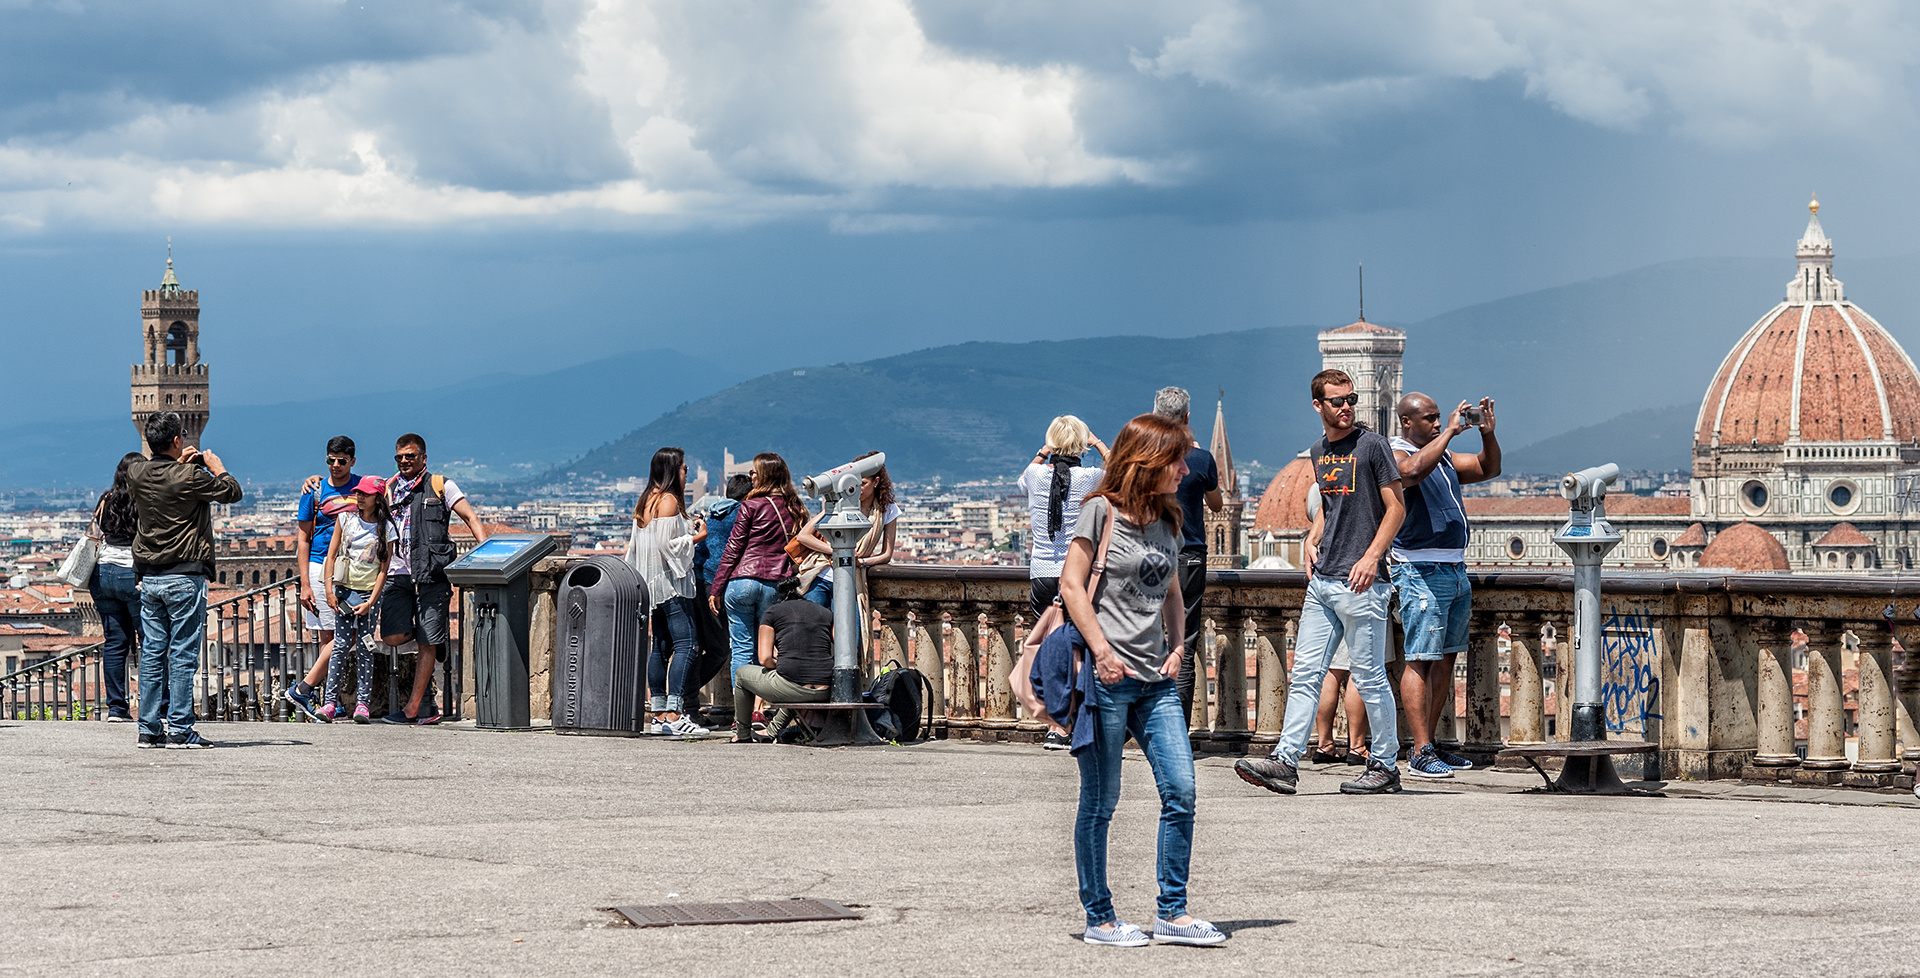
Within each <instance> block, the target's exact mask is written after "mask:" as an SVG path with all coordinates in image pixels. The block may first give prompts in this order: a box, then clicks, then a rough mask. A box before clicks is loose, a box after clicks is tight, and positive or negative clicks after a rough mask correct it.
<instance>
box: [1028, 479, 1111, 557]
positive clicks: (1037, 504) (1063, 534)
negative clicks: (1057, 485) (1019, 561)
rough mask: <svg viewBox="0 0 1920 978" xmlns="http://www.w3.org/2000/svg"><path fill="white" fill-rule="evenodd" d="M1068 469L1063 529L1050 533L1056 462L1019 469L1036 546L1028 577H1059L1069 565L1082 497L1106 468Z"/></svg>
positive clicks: (1061, 507) (1032, 551) (1097, 482)
mask: <svg viewBox="0 0 1920 978" xmlns="http://www.w3.org/2000/svg"><path fill="white" fill-rule="evenodd" d="M1067 471H1068V488H1067V498H1066V499H1063V500H1061V502H1060V532H1059V533H1056V534H1054V535H1053V536H1048V535H1047V497H1048V495H1050V494H1051V493H1052V491H1053V466H1051V465H1048V464H1047V463H1045V462H1035V463H1033V464H1031V465H1029V466H1027V469H1026V471H1025V472H1022V473H1020V488H1022V489H1024V490H1026V492H1027V519H1028V520H1030V521H1031V522H1032V523H1033V547H1032V549H1031V550H1030V551H1029V554H1030V556H1029V557H1028V559H1027V563H1028V564H1029V565H1030V566H1029V567H1028V570H1027V574H1028V576H1029V577H1059V576H1060V574H1061V572H1062V571H1064V570H1066V567H1067V545H1068V544H1070V543H1072V542H1073V525H1074V523H1076V522H1078V521H1079V519H1080V500H1082V499H1085V498H1087V493H1090V492H1092V491H1093V489H1094V487H1095V486H1098V485H1099V484H1100V477H1101V476H1103V475H1105V474H1106V471H1105V470H1104V469H1099V468H1094V467H1091V466H1085V465H1076V466H1074V467H1073V468H1071V469H1069V470H1067Z"/></svg>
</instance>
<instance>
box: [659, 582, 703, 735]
mask: <svg viewBox="0 0 1920 978" xmlns="http://www.w3.org/2000/svg"><path fill="white" fill-rule="evenodd" d="M693 614H694V608H693V599H692V598H682V597H679V596H678V595H675V596H674V597H671V598H668V599H667V600H665V601H662V602H660V603H659V604H658V605H656V606H655V607H654V609H653V652H652V653H651V654H649V655H648V656H647V689H648V690H649V691H650V692H651V693H652V694H653V703H652V707H653V712H655V713H659V712H661V711H663V710H665V711H669V712H672V713H678V712H680V709H681V707H683V706H685V705H686V703H687V677H688V676H689V675H690V674H691V673H692V672H693V666H694V660H695V659H697V658H699V655H700V650H699V649H698V648H696V647H695V638H694V631H693Z"/></svg>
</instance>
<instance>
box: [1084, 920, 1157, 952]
mask: <svg viewBox="0 0 1920 978" xmlns="http://www.w3.org/2000/svg"><path fill="white" fill-rule="evenodd" d="M1080 939H1081V940H1083V941H1085V942H1087V943H1088V944H1099V945H1105V946H1107V947H1146V946H1147V935H1146V934H1143V933H1141V931H1140V928H1138V927H1135V926H1133V925H1132V924H1129V923H1127V922H1126V921H1124V920H1116V921H1114V922H1113V926H1112V927H1089V928H1087V932H1086V933H1084V934H1081V935H1080Z"/></svg>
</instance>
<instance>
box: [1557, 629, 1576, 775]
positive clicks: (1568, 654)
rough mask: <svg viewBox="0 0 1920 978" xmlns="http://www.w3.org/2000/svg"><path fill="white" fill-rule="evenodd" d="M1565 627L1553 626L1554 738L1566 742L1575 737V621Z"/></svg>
mask: <svg viewBox="0 0 1920 978" xmlns="http://www.w3.org/2000/svg"><path fill="white" fill-rule="evenodd" d="M1565 626H1566V627H1564V628H1562V627H1559V626H1553V628H1554V646H1553V662H1554V676H1553V717H1554V719H1553V729H1554V736H1553V739H1554V740H1555V741H1558V742H1560V743H1563V744H1564V743H1566V742H1568V741H1571V740H1572V739H1573V695H1574V693H1573V691H1574V671H1575V670H1574V654H1573V621H1572V620H1571V619H1569V620H1568V621H1566V622H1565Z"/></svg>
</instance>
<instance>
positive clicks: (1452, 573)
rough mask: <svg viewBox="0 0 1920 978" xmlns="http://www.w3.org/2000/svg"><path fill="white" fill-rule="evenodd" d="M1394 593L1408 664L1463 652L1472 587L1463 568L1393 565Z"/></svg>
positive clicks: (1471, 606)
mask: <svg viewBox="0 0 1920 978" xmlns="http://www.w3.org/2000/svg"><path fill="white" fill-rule="evenodd" d="M1390 570H1391V571H1392V573H1393V587H1394V590H1396V591H1398V592H1400V627H1401V628H1403V629H1405V632H1406V639H1407V641H1406V657H1407V661H1408V662H1435V661H1438V660H1439V659H1441V658H1443V657H1445V656H1449V655H1453V654H1454V653H1456V652H1465V651H1466V650H1467V619H1468V618H1470V617H1471V616H1472V614H1473V585H1472V584H1469V583H1467V565H1465V564H1432V563H1422V562H1416V563H1410V564H1393V565H1391V566H1390Z"/></svg>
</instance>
